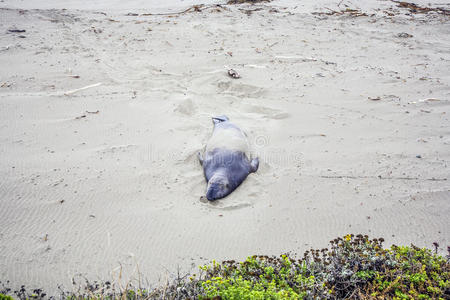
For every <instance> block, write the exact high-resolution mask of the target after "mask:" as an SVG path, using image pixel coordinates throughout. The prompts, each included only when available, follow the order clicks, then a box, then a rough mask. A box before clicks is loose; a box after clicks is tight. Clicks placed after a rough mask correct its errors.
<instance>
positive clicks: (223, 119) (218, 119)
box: [212, 115, 229, 124]
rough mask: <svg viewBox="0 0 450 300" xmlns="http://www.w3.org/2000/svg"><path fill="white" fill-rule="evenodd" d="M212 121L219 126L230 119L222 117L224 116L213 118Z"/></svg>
mask: <svg viewBox="0 0 450 300" xmlns="http://www.w3.org/2000/svg"><path fill="white" fill-rule="evenodd" d="M212 120H213V123H214V124H218V123H221V122H225V121H228V120H229V119H228V117H227V116H225V115H222V116H217V117H213V118H212Z"/></svg>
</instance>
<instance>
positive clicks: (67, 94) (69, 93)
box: [64, 82, 102, 96]
mask: <svg viewBox="0 0 450 300" xmlns="http://www.w3.org/2000/svg"><path fill="white" fill-rule="evenodd" d="M100 85H102V82H98V83H95V84H91V85H87V86H84V87H82V88H79V89H75V90H71V91H67V92H65V93H64V95H66V96H69V95H71V94H74V93H76V92H79V91H83V90H87V89H90V88H93V87H96V86H100Z"/></svg>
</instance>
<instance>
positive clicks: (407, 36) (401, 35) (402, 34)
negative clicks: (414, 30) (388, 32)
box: [397, 32, 413, 38]
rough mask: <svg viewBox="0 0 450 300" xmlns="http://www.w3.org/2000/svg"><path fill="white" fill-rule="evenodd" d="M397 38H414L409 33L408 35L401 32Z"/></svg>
mask: <svg viewBox="0 0 450 300" xmlns="http://www.w3.org/2000/svg"><path fill="white" fill-rule="evenodd" d="M397 36H398V37H399V38H410V37H413V35H412V34H409V33H406V32H401V33H399V34H397Z"/></svg>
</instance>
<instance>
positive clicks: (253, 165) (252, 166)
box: [250, 157, 259, 173]
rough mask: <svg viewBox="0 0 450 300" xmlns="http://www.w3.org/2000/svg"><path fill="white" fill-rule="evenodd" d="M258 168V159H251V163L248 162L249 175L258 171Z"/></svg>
mask: <svg viewBox="0 0 450 300" xmlns="http://www.w3.org/2000/svg"><path fill="white" fill-rule="evenodd" d="M258 167H259V159H258V158H257V157H256V158H254V159H252V161H251V162H250V173H254V172H256V171H257V170H258Z"/></svg>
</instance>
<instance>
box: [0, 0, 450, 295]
mask: <svg viewBox="0 0 450 300" xmlns="http://www.w3.org/2000/svg"><path fill="white" fill-rule="evenodd" d="M53 2H54V1H53ZM344 2H345V3H344V4H345V5H348V7H350V8H355V7H356V8H361V11H362V12H365V13H367V15H368V16H362V17H352V16H351V15H348V14H343V15H331V16H328V15H326V14H313V13H314V12H329V10H327V9H325V8H323V7H321V5H323V3H321V2H302V3H301V4H300V5H294V4H293V2H282V1H279V2H274V3H272V4H271V5H255V6H250V5H241V6H222V7H211V8H207V9H205V10H203V11H202V12H190V13H185V14H179V15H173V16H140V15H138V16H136V15H131V16H130V15H128V13H129V12H133V13H138V14H140V13H148V12H149V11H150V9H152V8H154V9H155V11H163V10H164V8H167V7H162V6H158V5H156V6H154V7H142V6H139V2H138V1H136V2H133V3H134V4H133V5H131V4H130V6H129V7H116V6H114V8H107V7H104V6H102V5H104V2H101V1H99V2H94V4H95V3H97V4H98V5H97V6H95V5H94V6H93V7H88V8H91V9H90V10H77V9H83V7H78V6H77V5H79V3H80V2H76V1H70V2H67V3H68V4H67V5H68V6H67V7H66V8H68V10H62V8H63V7H59V6H58V7H56V6H54V5H56V4H55V3H56V2H54V3H52V2H51V1H50V2H45V5H44V6H41V7H34V6H33V5H32V3H35V2H34V1H22V2H21V3H22V4H21V5H22V6H19V5H18V4H16V3H15V2H13V1H9V0H5V1H3V2H2V3H0V6H2V7H3V8H1V9H0V14H1V19H2V22H1V23H0V41H1V42H0V66H1V68H0V86H1V87H0V142H1V143H0V144H1V148H0V158H1V159H0V174H1V181H0V241H1V242H0V278H1V279H5V280H6V279H9V280H11V282H12V283H13V284H23V283H24V284H28V285H30V286H39V287H45V288H46V289H49V290H52V289H56V286H57V284H64V285H65V286H68V287H70V284H71V278H72V277H73V276H74V275H77V274H82V275H84V276H86V277H88V278H90V279H97V278H109V277H111V276H114V275H112V274H111V272H112V271H114V270H115V271H116V272H117V267H118V266H119V264H121V265H122V266H123V267H124V268H125V271H126V272H127V274H131V273H132V270H133V269H134V267H135V266H136V264H138V265H139V268H140V271H141V272H142V273H143V274H145V276H146V277H147V278H148V279H149V280H150V281H157V280H158V278H162V279H164V278H165V276H169V277H170V276H171V274H173V273H175V271H176V270H177V267H178V266H180V267H181V268H182V270H183V271H189V270H191V269H192V268H194V269H195V266H196V265H197V264H199V263H202V262H206V261H209V260H210V259H216V260H222V259H227V258H235V259H241V258H244V257H245V256H247V255H251V254H255V253H264V254H279V253H281V252H288V251H293V252H301V251H303V250H306V249H308V248H309V247H321V246H324V245H326V243H327V242H328V241H329V240H330V239H333V238H335V237H336V236H339V235H343V234H346V233H349V232H353V233H366V234H370V235H371V236H374V237H381V236H382V237H384V238H385V239H386V241H387V243H388V244H390V243H397V244H401V243H406V244H409V243H410V242H413V243H415V244H417V245H418V246H431V243H433V242H435V241H436V242H438V243H439V244H440V245H441V250H442V249H444V250H445V247H446V246H447V245H448V243H449V241H450V232H449V228H450V226H449V225H450V224H449V221H448V217H445V216H446V215H447V216H448V215H450V205H449V201H450V183H449V181H448V176H449V174H450V166H449V159H450V151H449V149H450V148H449V144H450V131H449V128H450V122H449V112H450V111H449V107H450V106H449V104H450V103H449V101H450V97H449V96H450V86H449V85H450V73H449V70H450V54H449V53H450V52H449V50H450V43H449V41H450V39H449V38H448V37H449V33H450V30H449V28H450V27H449V26H448V25H449V23H448V22H449V20H448V16H447V17H446V16H443V15H441V14H437V13H430V14H411V13H409V12H408V10H407V9H402V8H398V7H397V6H396V4H395V3H392V2H380V3H378V2H377V4H376V5H375V4H373V2H372V1H367V3H365V2H363V3H362V4H361V3H359V2H360V1H359V2H358V3H359V4H358V5H360V6H359V7H357V5H356V4H353V3H352V2H349V1H344ZM369 2H370V3H369ZM58 3H60V2H58ZM102 3H103V4H102ZM122 3H124V1H122ZM324 3H325V2H324ZM172 4H173V6H171V8H170V9H175V8H180V7H186V6H187V5H190V4H191V2H185V3H183V5H184V6H183V5H181V4H180V3H175V2H173V3H172ZM337 4H338V2H337V1H336V3H335V2H332V1H328V2H327V7H329V8H330V9H333V10H335V9H338V7H337ZM46 5H47V6H46ZM52 7H55V8H58V9H50V8H52ZM158 7H159V10H156V9H157V8H158ZM36 8H43V9H36ZM386 11H387V12H386ZM389 13H391V14H392V16H391V15H390V14H389ZM14 28H15V29H25V30H26V32H24V33H11V32H8V30H9V29H14ZM401 33H407V34H410V35H412V36H411V37H402V36H405V35H400V36H399V34H401ZM20 35H23V36H24V37H23V38H21V37H20ZM228 68H233V69H235V70H237V71H238V72H239V73H240V75H241V76H242V77H241V78H240V79H232V78H230V77H228V76H227V72H226V71H227V69H228ZM84 87H87V88H85V89H82V88H84ZM68 92H69V93H68ZM218 114H226V115H228V116H229V117H230V118H231V119H232V120H233V122H235V123H236V124H238V125H239V126H240V127H241V128H243V129H244V130H245V131H246V132H247V134H248V136H249V142H250V144H251V149H252V151H253V152H254V155H257V156H259V157H260V160H261V164H260V169H259V170H258V172H257V173H255V174H251V175H250V176H249V177H248V178H247V180H246V181H245V182H244V184H243V185H242V186H241V187H239V188H238V189H237V190H236V191H235V192H234V193H233V194H231V195H230V196H229V197H227V198H225V199H223V200H220V201H217V202H214V203H208V202H207V201H204V200H203V199H202V196H203V195H204V193H205V188H206V183H205V182H204V178H203V174H202V169H201V167H200V165H199V164H198V161H197V159H196V155H195V154H196V152H197V151H199V150H200V149H202V147H204V145H205V144H206V141H207V140H208V137H209V135H210V133H211V130H212V122H211V116H214V115H218Z"/></svg>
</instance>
